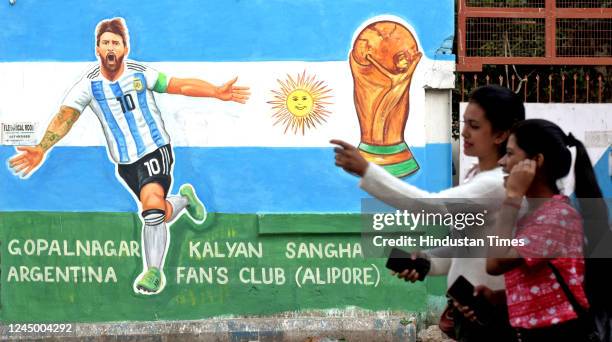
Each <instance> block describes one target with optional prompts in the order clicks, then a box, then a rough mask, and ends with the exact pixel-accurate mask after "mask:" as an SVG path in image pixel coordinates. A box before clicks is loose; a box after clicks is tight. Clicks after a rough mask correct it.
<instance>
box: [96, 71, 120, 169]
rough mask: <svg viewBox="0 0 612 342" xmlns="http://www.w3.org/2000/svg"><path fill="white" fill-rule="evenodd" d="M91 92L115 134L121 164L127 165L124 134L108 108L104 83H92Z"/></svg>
mask: <svg viewBox="0 0 612 342" xmlns="http://www.w3.org/2000/svg"><path fill="white" fill-rule="evenodd" d="M91 91H92V93H93V95H94V97H95V99H96V101H97V102H98V105H100V108H101V109H102V112H103V113H104V118H105V119H106V123H107V124H108V127H110V130H111V132H112V133H113V137H114V138H115V141H116V142H117V149H118V150H119V162H121V163H127V162H128V161H129V158H128V151H127V145H126V143H125V137H124V136H123V132H121V129H120V128H119V125H118V124H117V121H116V120H115V117H114V116H113V113H112V112H111V110H110V108H109V107H108V103H107V102H106V96H104V90H103V89H102V81H91Z"/></svg>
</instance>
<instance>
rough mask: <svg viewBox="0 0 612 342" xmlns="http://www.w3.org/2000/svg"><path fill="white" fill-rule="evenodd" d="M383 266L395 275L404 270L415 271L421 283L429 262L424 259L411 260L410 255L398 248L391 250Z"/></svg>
mask: <svg viewBox="0 0 612 342" xmlns="http://www.w3.org/2000/svg"><path fill="white" fill-rule="evenodd" d="M385 266H386V267H387V268H388V269H390V270H392V271H395V272H397V273H402V272H404V271H405V270H416V271H417V272H418V273H419V280H420V281H423V279H425V276H426V275H427V273H428V272H429V269H430V268H431V262H430V261H429V260H427V259H425V258H416V259H412V256H411V255H410V253H408V252H404V251H403V250H401V249H399V248H393V249H392V250H391V253H390V254H389V259H388V260H387V264H386V265H385Z"/></svg>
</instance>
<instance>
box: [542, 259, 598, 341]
mask: <svg viewBox="0 0 612 342" xmlns="http://www.w3.org/2000/svg"><path fill="white" fill-rule="evenodd" d="M548 267H550V269H551V270H552V272H553V274H554V275H555V278H557V282H558V283H559V285H560V286H561V289H562V290H563V293H565V297H567V300H568V301H569V302H570V304H571V305H572V308H573V309H574V311H575V312H576V315H577V316H578V319H579V320H581V321H582V322H583V325H584V330H585V332H586V334H587V335H586V336H587V341H590V342H601V339H600V338H599V334H598V333H597V327H596V326H595V320H594V318H593V315H591V313H590V312H589V311H587V310H586V309H585V308H583V307H582V305H580V303H578V300H576V297H574V294H573V293H572V291H571V290H570V289H569V286H567V284H566V283H565V280H564V279H563V277H562V276H561V273H559V270H558V269H557V268H556V267H555V265H553V264H552V262H550V261H549V262H548Z"/></svg>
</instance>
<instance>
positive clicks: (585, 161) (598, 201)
mask: <svg viewBox="0 0 612 342" xmlns="http://www.w3.org/2000/svg"><path fill="white" fill-rule="evenodd" d="M512 134H514V136H515V137H516V143H517V145H518V146H519V147H520V148H521V149H522V150H523V151H525V153H527V155H528V156H529V157H533V156H535V155H536V154H538V153H542V155H544V172H545V175H546V178H547V181H548V183H549V185H551V186H554V187H553V189H555V190H557V186H556V180H557V179H559V178H561V177H564V176H565V175H567V174H568V173H569V170H570V167H571V165H570V164H571V154H570V151H569V150H568V146H570V147H571V146H575V147H576V162H575V165H574V177H575V188H574V194H575V195H576V197H577V198H576V199H577V201H576V202H577V204H578V207H579V209H580V212H581V214H582V218H583V229H584V235H585V237H586V241H587V244H586V245H585V248H584V256H585V258H586V260H585V270H586V271H585V278H584V279H585V280H584V281H585V288H586V295H587V297H588V299H589V303H590V304H591V306H597V307H608V308H610V307H612V295H611V294H610V292H609V290H610V289H609V283H608V281H607V279H606V277H607V276H608V273H609V271H610V267H611V266H612V259H611V257H612V252H611V250H610V245H611V244H612V236H611V234H610V223H609V216H608V206H607V204H606V201H604V199H603V198H602V197H603V196H602V192H601V189H600V188H599V184H598V183H597V179H596V177H595V171H594V170H593V165H592V164H591V160H590V159H589V155H588V154H587V151H586V148H585V147H584V144H583V143H582V142H581V141H580V140H578V139H576V138H575V137H574V136H573V135H572V134H571V133H570V134H569V135H565V133H564V132H563V131H562V130H561V128H559V126H557V125H556V124H554V123H552V122H550V121H547V120H541V119H531V120H525V121H523V122H520V123H518V124H517V125H516V126H515V127H514V128H513V129H512Z"/></svg>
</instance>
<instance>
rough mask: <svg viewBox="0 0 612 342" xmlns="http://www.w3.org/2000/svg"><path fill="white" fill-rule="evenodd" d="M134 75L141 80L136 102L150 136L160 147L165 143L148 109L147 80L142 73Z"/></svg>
mask: <svg viewBox="0 0 612 342" xmlns="http://www.w3.org/2000/svg"><path fill="white" fill-rule="evenodd" d="M134 76H136V77H138V79H140V82H142V88H143V91H140V92H137V94H138V104H139V105H140V110H141V111H142V115H143V116H144V118H145V121H146V122H147V126H149V131H150V132H151V136H152V137H153V140H154V141H155V144H156V145H157V147H162V146H164V145H166V143H165V142H164V138H163V137H162V136H161V134H159V129H157V124H156V123H155V120H154V119H153V115H151V111H150V110H149V105H148V104H147V80H146V79H145V77H144V75H143V74H142V73H140V72H139V73H136V74H135V75H134Z"/></svg>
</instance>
